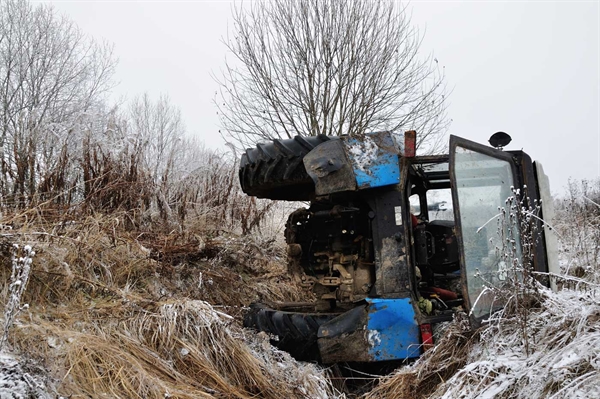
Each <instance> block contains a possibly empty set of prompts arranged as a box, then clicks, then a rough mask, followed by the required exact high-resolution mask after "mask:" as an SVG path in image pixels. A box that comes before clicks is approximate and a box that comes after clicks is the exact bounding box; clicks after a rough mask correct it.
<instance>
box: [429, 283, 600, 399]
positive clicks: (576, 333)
mask: <svg viewBox="0 0 600 399" xmlns="http://www.w3.org/2000/svg"><path fill="white" fill-rule="evenodd" d="M599 294H600V292H599ZM539 295H540V298H538V299H540V301H541V303H540V308H539V309H535V310H532V311H531V312H530V314H529V318H528V323H527V326H526V332H527V335H528V338H529V339H528V342H527V343H526V342H525V341H524V339H523V335H522V330H521V326H520V323H519V322H518V321H517V320H515V319H516V318H518V317H519V315H514V316H511V317H506V318H499V319H498V320H496V321H493V322H492V325H491V326H490V327H489V328H488V329H486V330H485V331H484V332H482V334H481V337H480V340H479V342H478V343H477V344H476V345H474V346H473V348H472V349H471V351H470V354H469V356H468V359H467V364H466V366H465V367H463V368H462V369H460V370H459V371H458V372H457V373H456V374H455V375H454V376H453V377H452V378H451V379H450V380H448V381H446V382H445V383H443V384H441V385H440V386H439V387H438V388H437V390H436V391H435V392H434V393H433V394H432V395H431V397H443V398H527V399H533V398H594V397H600V328H599V327H600V297H598V296H596V295H594V294H592V293H587V294H584V293H582V292H578V291H571V290H562V291H559V292H552V291H549V290H546V289H541V290H540V291H539Z"/></svg>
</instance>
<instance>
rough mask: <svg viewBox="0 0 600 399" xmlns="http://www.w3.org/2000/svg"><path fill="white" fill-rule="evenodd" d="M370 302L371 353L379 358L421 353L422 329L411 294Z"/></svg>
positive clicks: (373, 356) (409, 356) (401, 356)
mask: <svg viewBox="0 0 600 399" xmlns="http://www.w3.org/2000/svg"><path fill="white" fill-rule="evenodd" d="M367 302H368V303H369V306H368V321H367V340H368V342H369V355H370V356H371V357H372V358H373V359H374V360H375V361H382V360H394V359H407V358H414V357H419V356H420V354H421V348H420V344H421V340H420V336H421V333H420V329H419V326H418V324H417V321H416V318H415V311H414V309H413V306H412V304H411V302H410V298H401V299H380V298H367Z"/></svg>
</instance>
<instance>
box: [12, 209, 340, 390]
mask: <svg viewBox="0 0 600 399" xmlns="http://www.w3.org/2000/svg"><path fill="white" fill-rule="evenodd" d="M123 217H124V215H123V214H119V213H113V214H111V215H106V216H103V215H98V214H96V215H90V216H87V217H83V218H79V219H77V220H74V221H73V222H68V223H62V222H60V223H49V221H48V220H45V223H34V222H29V223H27V224H17V223H14V224H15V225H17V226H18V227H15V228H13V229H12V230H10V231H5V232H2V235H1V237H0V244H1V245H0V263H1V264H2V266H3V267H2V268H0V276H1V277H2V279H3V280H4V281H6V288H5V290H4V291H3V293H2V295H0V298H1V299H2V300H3V301H4V304H5V305H9V306H8V307H6V308H5V309H12V310H11V311H10V314H11V315H16V314H17V313H16V311H15V310H17V311H18V310H19V309H21V312H20V314H18V316H16V317H15V318H14V323H13V326H12V328H10V330H7V331H9V333H8V338H9V339H8V343H9V344H10V347H9V346H8V345H7V346H6V350H7V351H8V350H11V351H12V352H11V353H14V354H16V355H18V356H22V357H23V358H24V359H36V360H37V361H39V363H40V364H41V365H42V369H41V374H42V375H44V374H45V377H46V378H47V379H49V380H53V381H56V392H58V394H60V395H63V397H69V396H71V397H73V398H75V397H103V396H104V397H111V398H112V397H114V398H131V397H144V398H161V399H164V398H213V397H235V398H253V397H257V396H259V397H265V398H280V397H282V396H283V397H289V398H313V397H316V398H327V397H339V396H341V394H340V393H339V392H337V391H336V390H335V389H334V388H333V387H332V385H331V384H330V382H329V380H328V379H327V373H326V371H325V370H324V369H322V368H319V367H317V366H315V365H312V364H302V363H298V362H297V361H295V360H294V359H292V358H291V357H290V356H289V355H288V354H286V353H282V352H280V351H278V350H277V349H275V348H273V347H272V346H271V345H270V343H269V339H268V338H266V337H261V336H257V335H256V334H253V333H251V332H248V331H244V330H243V329H242V328H241V326H240V324H241V323H240V319H239V318H235V317H233V316H238V315H239V314H240V311H241V309H242V307H243V306H244V305H248V304H249V303H250V302H252V301H256V300H281V301H286V300H288V301H290V300H302V297H301V295H303V294H302V293H301V290H300V289H299V288H298V287H296V286H295V285H294V284H293V283H292V282H291V280H290V279H289V277H288V276H286V268H285V265H284V258H283V254H282V251H281V249H280V248H279V247H277V245H275V244H273V243H270V241H269V240H264V239H262V238H261V237H260V236H249V235H246V236H243V237H239V236H237V235H235V234H233V233H230V234H226V233H221V235H220V236H214V235H208V234H207V233H206V232H204V231H202V230H195V231H187V232H186V233H185V234H173V233H172V234H166V233H161V232H160V231H156V232H153V233H148V232H145V231H142V232H140V231H132V230H131V229H129V228H127V227H125V224H124V223H123V222H122V219H121V218H123ZM14 243H19V245H20V246H19V248H22V249H26V250H27V251H25V253H24V254H20V255H18V256H17V257H16V258H14V262H12V261H11V251H10V250H11V248H13V244H14ZM22 244H27V245H29V246H31V247H32V248H35V250H36V252H37V253H36V255H35V260H34V261H33V263H32V262H31V257H32V256H33V253H32V252H31V251H30V248H29V247H25V246H24V245H22ZM11 266H17V267H16V268H15V269H14V272H12V275H13V276H12V277H11ZM23 266H28V267H29V270H28V271H27V270H25V269H26V268H25V269H24V268H23ZM22 271H26V272H28V273H29V276H30V279H29V283H28V284H24V283H23V282H24V281H25V279H24V278H23V276H22ZM17 281H21V284H19V283H17V284H14V282H17ZM25 285H27V290H25V291H22V292H21V291H20V292H18V294H19V295H18V298H19V302H18V303H17V302H15V304H14V305H10V304H11V303H12V302H11V301H13V300H14V299H16V298H17V296H16V295H14V294H15V292H13V291H14V290H15V289H17V288H19V287H24V286H25ZM11 290H12V291H11ZM25 302H26V303H28V304H29V305H30V306H29V308H28V309H23V306H22V303H25ZM7 312H8V310H7ZM229 314H231V315H233V316H230V315H229ZM7 319H8V318H7ZM7 351H5V352H4V354H7V353H8V352H7ZM11 364H12V363H11ZM0 366H1V365H0ZM0 369H1V367H0ZM2 378H4V379H5V380H7V381H12V380H14V381H13V382H14V384H13V385H11V387H12V388H10V389H13V388H14V389H15V392H17V393H16V394H15V395H16V396H15V397H27V398H28V397H43V396H22V395H21V393H18V392H20V391H17V389H18V387H17V385H19V384H20V385H19V386H22V387H23V388H24V389H25V388H26V386H25V385H23V384H25V382H24V383H21V382H22V381H21V377H20V376H18V375H17V374H14V373H13V374H10V373H8V374H6V373H4V374H3V373H2V371H1V370H0V382H1V381H2ZM24 378H26V377H24ZM19 381H21V382H19ZM23 381H25V380H23ZM32 386H33V385H32ZM0 388H2V385H1V383H0ZM7 389H8V388H7ZM47 391H49V389H47ZM0 392H3V391H0ZM27 392H28V391H27ZM11 394H13V393H12V391H11ZM7 395H8V394H7ZM19 395H21V396H19ZM0 397H11V396H2V395H0ZM51 397H56V395H54V394H53V395H52V396H51Z"/></svg>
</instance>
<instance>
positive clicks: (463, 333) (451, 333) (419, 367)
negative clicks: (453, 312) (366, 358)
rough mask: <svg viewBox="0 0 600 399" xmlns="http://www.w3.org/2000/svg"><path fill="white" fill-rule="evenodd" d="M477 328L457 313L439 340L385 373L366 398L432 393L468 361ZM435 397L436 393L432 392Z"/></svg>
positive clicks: (402, 397)
mask: <svg viewBox="0 0 600 399" xmlns="http://www.w3.org/2000/svg"><path fill="white" fill-rule="evenodd" d="M479 334H480V331H472V330H471V328H470V325H469V321H468V319H467V317H466V315H465V314H457V316H456V318H455V320H454V321H453V322H452V323H451V324H450V325H449V326H448V327H447V329H446V330H445V332H444V335H443V337H442V338H441V339H440V341H439V343H438V344H436V346H435V347H434V348H432V349H430V350H429V351H427V352H425V354H424V355H423V356H421V358H419V360H418V361H417V362H416V363H414V364H413V365H410V366H406V367H403V368H400V369H398V370H397V371H396V372H395V373H393V374H391V375H389V376H387V377H384V378H383V379H382V380H381V382H380V383H379V385H377V387H375V388H374V389H373V390H372V391H371V392H369V393H367V394H366V395H365V396H364V398H365V399H380V398H381V399H385V398H395V399H417V398H428V397H431V396H430V395H431V393H432V392H434V391H435V390H436V388H437V387H438V386H439V384H440V383H443V382H445V381H446V380H448V379H449V378H451V377H452V376H453V375H454V374H455V373H456V372H457V371H458V370H459V369H461V368H462V367H464V366H465V365H466V364H467V361H468V357H469V353H470V351H471V350H472V348H473V345H474V344H475V343H477V342H478V338H479ZM433 397H435V396H433Z"/></svg>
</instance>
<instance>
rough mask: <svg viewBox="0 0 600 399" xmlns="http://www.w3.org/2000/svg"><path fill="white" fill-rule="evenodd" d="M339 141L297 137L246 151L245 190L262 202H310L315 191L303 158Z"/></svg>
mask: <svg viewBox="0 0 600 399" xmlns="http://www.w3.org/2000/svg"><path fill="white" fill-rule="evenodd" d="M332 139H337V137H331V136H324V135H319V136H313V137H302V136H296V137H294V138H293V139H289V140H280V139H277V140H273V141H272V142H270V143H267V144H258V145H257V146H256V148H251V149H248V150H246V152H245V153H244V154H242V158H241V160H240V171H239V176H240V184H241V186H242V190H243V191H244V192H245V193H246V194H248V195H252V196H255V197H258V198H269V199H274V200H287V201H306V200H309V199H310V197H311V195H312V193H314V190H315V187H314V183H313V181H312V179H311V178H310V176H309V175H308V174H307V173H306V169H305V168H304V163H303V158H304V156H305V155H306V154H307V153H309V152H310V151H311V150H312V149H313V148H315V147H316V146H318V145H319V144H321V143H323V142H325V141H329V140H332Z"/></svg>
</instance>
